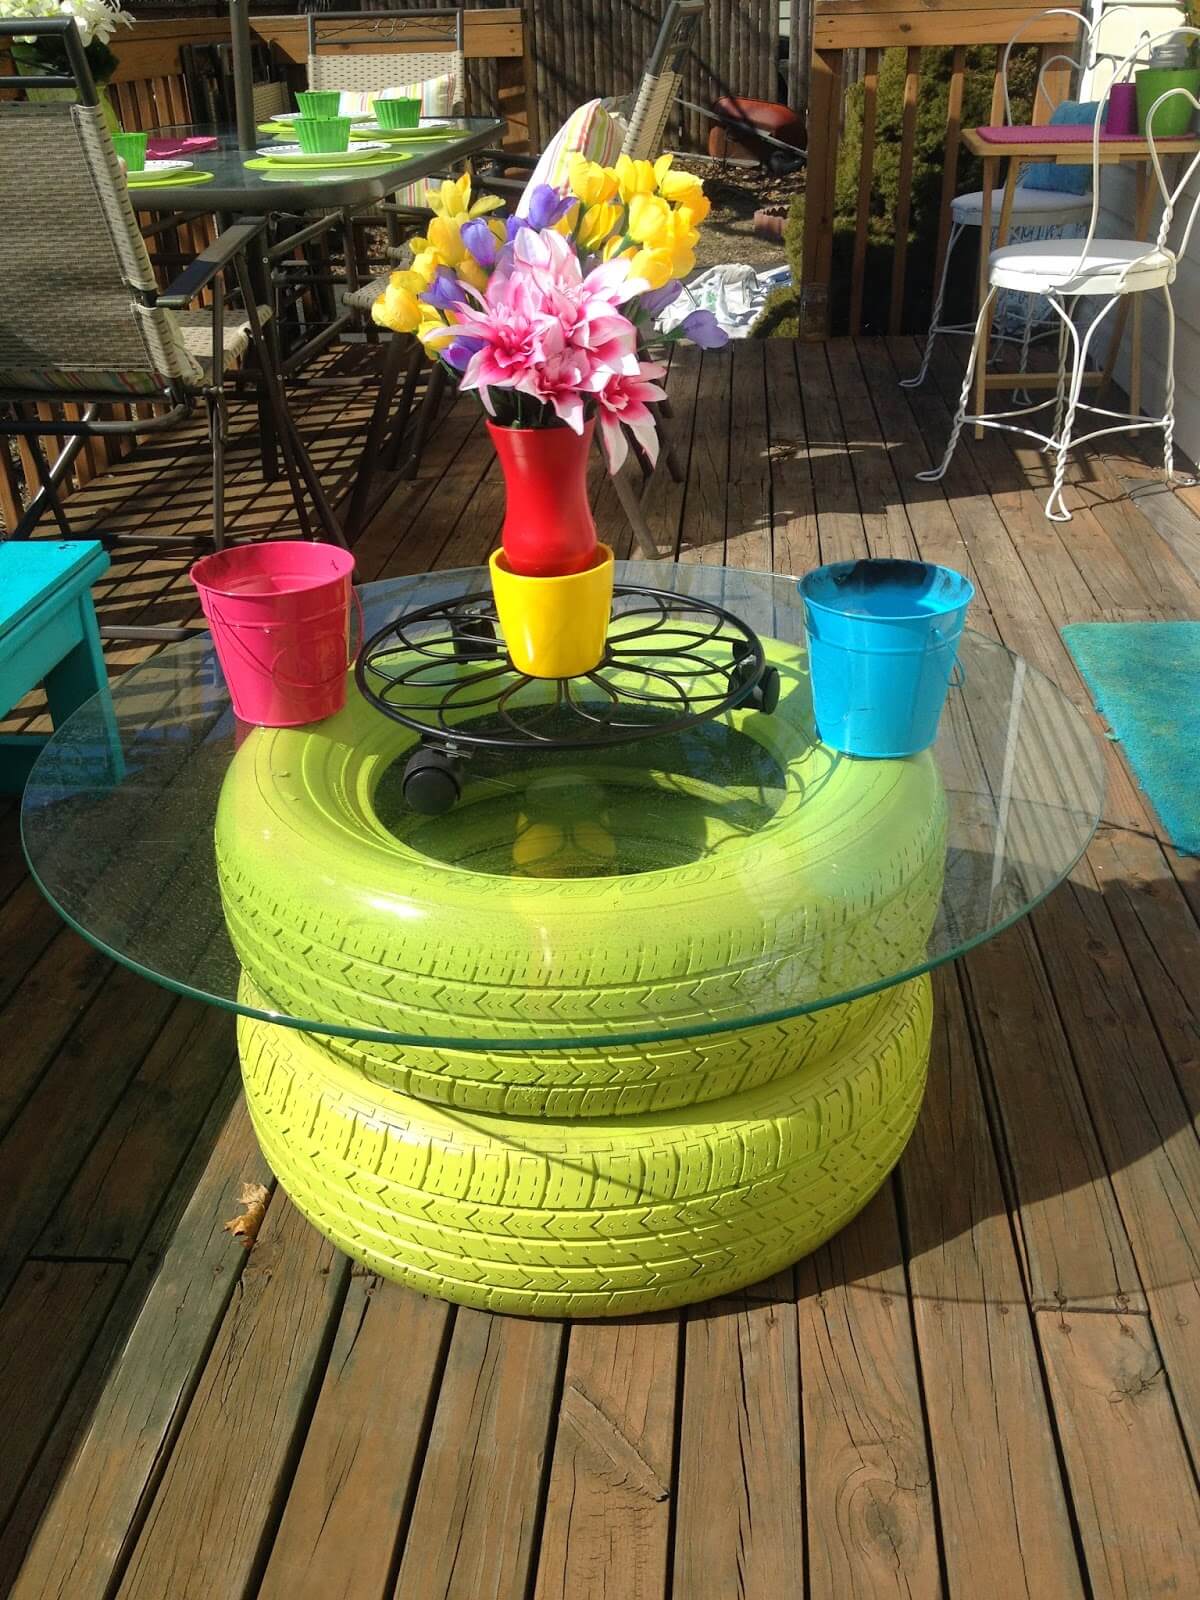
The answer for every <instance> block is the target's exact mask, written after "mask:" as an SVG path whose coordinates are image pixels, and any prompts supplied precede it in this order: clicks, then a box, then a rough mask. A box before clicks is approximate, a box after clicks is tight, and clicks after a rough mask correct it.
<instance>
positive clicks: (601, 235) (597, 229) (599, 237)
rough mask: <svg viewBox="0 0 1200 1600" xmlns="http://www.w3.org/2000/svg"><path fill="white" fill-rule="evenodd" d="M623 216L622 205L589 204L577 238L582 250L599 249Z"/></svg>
mask: <svg viewBox="0 0 1200 1600" xmlns="http://www.w3.org/2000/svg"><path fill="white" fill-rule="evenodd" d="M620 217H621V208H620V206H613V205H598V206H589V207H588V209H587V210H586V211H585V212H584V214H583V221H582V222H581V223H580V225H579V232H578V233H577V234H576V236H575V237H576V239H577V240H578V242H579V247H580V249H581V250H598V249H599V248H600V246H601V245H602V244H603V243H604V242H605V240H606V239H607V238H608V236H609V235H610V234H611V233H612V231H613V229H614V228H615V227H616V225H617V223H618V221H619V220H620Z"/></svg>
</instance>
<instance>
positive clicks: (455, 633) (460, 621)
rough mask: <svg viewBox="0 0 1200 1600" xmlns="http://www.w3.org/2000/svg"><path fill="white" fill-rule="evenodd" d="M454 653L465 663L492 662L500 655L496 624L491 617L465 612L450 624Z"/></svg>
mask: <svg viewBox="0 0 1200 1600" xmlns="http://www.w3.org/2000/svg"><path fill="white" fill-rule="evenodd" d="M450 635H451V638H452V639H453V640H454V653H455V655H456V656H458V657H459V659H460V660H463V661H491V660H493V659H494V658H495V657H496V656H497V655H498V654H499V651H498V648H497V644H496V624H495V623H494V622H493V621H492V619H491V617H486V616H480V615H478V614H477V613H475V612H472V611H464V612H462V613H461V614H460V615H459V616H456V617H455V618H454V619H453V621H452V622H451V624H450Z"/></svg>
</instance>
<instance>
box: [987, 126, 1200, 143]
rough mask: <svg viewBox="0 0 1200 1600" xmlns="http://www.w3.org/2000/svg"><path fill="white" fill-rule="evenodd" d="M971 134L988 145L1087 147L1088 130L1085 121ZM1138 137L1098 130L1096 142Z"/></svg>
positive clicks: (1183, 135) (1180, 136)
mask: <svg viewBox="0 0 1200 1600" xmlns="http://www.w3.org/2000/svg"><path fill="white" fill-rule="evenodd" d="M975 132H976V133H977V134H978V135H979V137H980V138H981V139H986V141H987V142H988V144H1031V143H1032V142H1033V141H1034V140H1036V141H1037V143H1038V144H1091V142H1092V129H1091V127H1090V126H1089V125H1088V124H1087V123H1086V122H1063V123H1055V124H1054V125H1053V126H1051V125H1050V124H1046V125H1044V126H1043V127H1040V128H1035V127H1033V126H1032V125H1020V124H1018V125H1016V126H1013V127H1004V128H976V130H975ZM1138 137H1139V135H1138V134H1136V133H1135V134H1128V133H1109V132H1108V131H1107V130H1106V129H1103V128H1102V129H1101V130H1100V142H1101V144H1103V143H1104V141H1105V140H1106V139H1130V138H1134V139H1136V138H1138ZM1192 137H1193V135H1192V134H1190V133H1178V134H1173V135H1171V139H1190V138H1192ZM1171 139H1156V140H1155V143H1156V144H1169V143H1170V142H1171Z"/></svg>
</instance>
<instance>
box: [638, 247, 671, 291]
mask: <svg viewBox="0 0 1200 1600" xmlns="http://www.w3.org/2000/svg"><path fill="white" fill-rule="evenodd" d="M629 276H630V277H631V278H643V279H644V280H645V281H646V283H648V284H649V285H650V287H651V288H652V289H661V288H662V286H663V284H664V283H666V282H667V281H668V280H669V279H671V278H673V277H674V276H675V270H674V258H673V256H672V253H671V251H670V250H639V251H638V252H637V254H636V255H635V256H634V257H633V260H632V261H631V262H630V263H629Z"/></svg>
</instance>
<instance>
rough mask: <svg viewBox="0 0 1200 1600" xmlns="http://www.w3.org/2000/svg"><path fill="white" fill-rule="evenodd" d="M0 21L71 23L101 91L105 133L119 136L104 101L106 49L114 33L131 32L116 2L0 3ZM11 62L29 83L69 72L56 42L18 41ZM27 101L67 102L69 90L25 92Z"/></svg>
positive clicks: (111, 65) (110, 60) (110, 58)
mask: <svg viewBox="0 0 1200 1600" xmlns="http://www.w3.org/2000/svg"><path fill="white" fill-rule="evenodd" d="M0 17H8V18H13V19H19V18H23V17H28V18H29V19H30V20H35V19H37V18H41V17H74V19H75V26H76V27H77V28H78V29H79V33H80V37H81V39H82V40H83V48H84V54H85V55H86V56H87V60H88V66H89V67H90V68H91V69H92V77H93V79H94V80H95V83H96V87H97V89H98V90H99V91H100V104H101V106H102V107H103V110H104V115H105V119H106V120H107V122H108V126H109V129H110V131H112V132H113V133H117V132H119V131H120V123H119V122H118V121H117V116H116V113H115V112H114V110H113V108H112V104H111V102H110V100H109V98H108V88H107V86H108V83H109V81H110V79H111V78H112V75H113V73H114V72H115V71H116V70H117V58H116V56H115V55H114V54H113V52H112V51H111V50H110V49H109V47H108V46H109V40H110V39H111V38H112V37H113V35H114V34H115V33H116V31H117V29H118V28H119V27H127V28H131V27H132V26H133V18H132V16H130V14H129V12H128V11H124V10H122V8H121V6H120V4H119V3H118V0H0ZM12 56H13V61H14V62H15V64H16V68H17V71H18V72H19V73H22V74H24V75H26V76H28V77H36V76H38V75H39V74H42V73H65V72H68V71H69V66H68V63H67V52H66V50H65V49H64V47H63V46H62V44H60V43H59V41H58V40H57V39H53V40H52V39H45V38H41V39H39V38H35V37H34V36H32V35H31V36H30V37H29V38H28V39H25V40H22V39H18V40H16V41H15V43H14V44H13V46H12ZM28 94H29V98H30V99H31V100H56V99H63V98H66V99H71V98H73V97H74V90H72V89H30V90H29V91H28Z"/></svg>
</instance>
